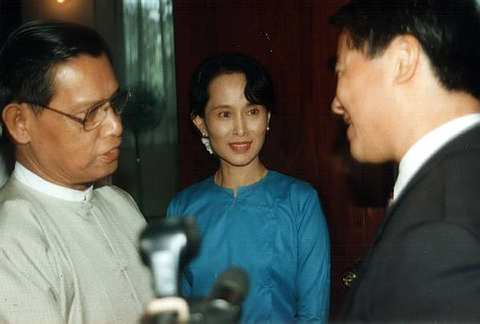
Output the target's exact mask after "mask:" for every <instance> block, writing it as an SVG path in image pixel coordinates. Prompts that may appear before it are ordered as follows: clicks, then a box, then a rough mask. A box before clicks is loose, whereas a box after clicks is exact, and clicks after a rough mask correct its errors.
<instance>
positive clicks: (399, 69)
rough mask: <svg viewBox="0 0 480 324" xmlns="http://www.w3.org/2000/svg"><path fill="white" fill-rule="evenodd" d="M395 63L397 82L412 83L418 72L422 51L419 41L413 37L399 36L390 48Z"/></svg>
mask: <svg viewBox="0 0 480 324" xmlns="http://www.w3.org/2000/svg"><path fill="white" fill-rule="evenodd" d="M389 49H390V50H391V51H392V52H391V54H392V55H393V59H394V60H395V62H394V69H395V70H394V73H395V81H396V82H397V83H405V82H408V81H410V80H411V79H412V78H413V77H414V76H415V73H416V72H417V68H418V66H419V60H420V54H421V51H422V47H421V44H420V43H419V41H418V40H417V39H416V38H415V37H413V36H411V35H401V36H397V37H396V38H395V39H394V40H393V41H392V42H391V43H390V46H389Z"/></svg>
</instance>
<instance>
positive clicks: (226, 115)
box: [218, 111, 230, 118]
mask: <svg viewBox="0 0 480 324" xmlns="http://www.w3.org/2000/svg"><path fill="white" fill-rule="evenodd" d="M218 117H220V118H228V117H230V112H229V111H221V112H219V113H218Z"/></svg>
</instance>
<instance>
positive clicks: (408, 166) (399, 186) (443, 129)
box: [393, 113, 480, 200]
mask: <svg viewBox="0 0 480 324" xmlns="http://www.w3.org/2000/svg"><path fill="white" fill-rule="evenodd" d="M478 123H480V113H475V114H469V115H466V116H462V117H459V118H456V119H454V120H451V121H449V122H447V123H445V124H443V125H441V126H439V127H437V128H435V129H434V130H432V131H430V132H429V133H427V134H426V135H424V136H423V137H422V138H420V139H419V140H418V141H417V142H416V143H415V144H413V145H412V147H410V149H409V150H408V151H407V153H406V154H405V155H404V156H403V158H402V160H401V161H400V165H399V168H398V177H397V180H396V182H395V186H394V188H393V200H395V199H397V197H398V196H399V195H400V193H401V192H402V190H403V189H404V188H405V187H406V185H407V184H408V182H409V181H410V180H411V179H412V178H413V176H414V175H415V173H416V172H417V171H418V170H419V169H420V167H421V166H422V165H423V164H424V163H425V162H426V161H427V160H428V159H429V158H430V157H432V156H433V155H434V154H435V153H436V152H437V151H439V150H440V148H441V147H442V146H444V145H445V144H446V143H447V142H449V141H450V140H452V139H453V138H455V137H457V136H458V135H460V134H461V133H463V132H465V131H467V130H468V129H470V128H472V127H474V126H475V125H476V124H478Z"/></svg>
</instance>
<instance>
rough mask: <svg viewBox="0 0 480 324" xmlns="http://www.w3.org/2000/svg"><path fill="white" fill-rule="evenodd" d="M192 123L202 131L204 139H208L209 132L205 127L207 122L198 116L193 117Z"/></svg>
mask: <svg viewBox="0 0 480 324" xmlns="http://www.w3.org/2000/svg"><path fill="white" fill-rule="evenodd" d="M192 122H193V124H194V125H195V127H197V129H198V130H199V131H200V133H201V134H202V136H203V137H208V131H207V127H206V125H205V120H204V119H203V118H202V117H200V116H198V115H197V116H195V117H192Z"/></svg>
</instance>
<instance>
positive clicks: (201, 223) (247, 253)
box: [167, 171, 330, 324]
mask: <svg viewBox="0 0 480 324" xmlns="http://www.w3.org/2000/svg"><path fill="white" fill-rule="evenodd" d="M167 216H168V217H187V216H190V217H194V218H195V220H196V222H197V225H198V227H199V230H200V233H201V234H202V242H201V247H200V251H199V254H198V256H197V257H196V258H195V259H194V260H193V261H192V262H191V263H190V264H189V265H188V266H187V267H186V270H185V273H184V276H183V279H182V283H181V289H182V293H183V294H184V296H185V297H187V298H193V297H204V296H206V295H208V293H209V291H210V289H211V288H212V286H213V284H214V282H215V280H216V278H217V277H218V276H219V275H220V274H221V273H222V272H223V271H225V270H226V269H227V268H229V267H231V266H239V267H242V268H244V269H245V270H246V271H247V273H248V275H249V279H250V292H249V294H248V296H247V298H246V300H245V302H244V304H243V306H242V323H274V324H277V323H292V322H315V323H325V322H327V319H328V309H329V291H330V243H329V237H328V230H327V225H326V222H325V218H324V215H323V212H322V209H321V207H320V202H319V200H318V196H317V193H316V191H315V190H314V189H313V188H312V187H311V186H310V185H309V184H307V183H305V182H303V181H299V180H297V179H294V178H292V177H289V176H286V175H283V174H281V173H278V172H275V171H269V172H268V173H267V175H266V176H265V177H264V178H263V179H262V180H260V181H259V182H257V183H254V184H252V185H249V186H244V187H240V188H238V189H237V195H236V196H234V195H233V191H232V190H231V189H226V188H223V187H220V186H218V185H216V184H215V182H214V180H213V177H209V178H207V179H205V180H203V181H201V182H199V183H196V184H194V185H192V186H191V187H189V188H187V189H185V190H183V191H182V192H180V193H178V194H177V195H176V196H175V198H174V199H173V200H172V201H171V203H170V205H169V207H168V210H167Z"/></svg>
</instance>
